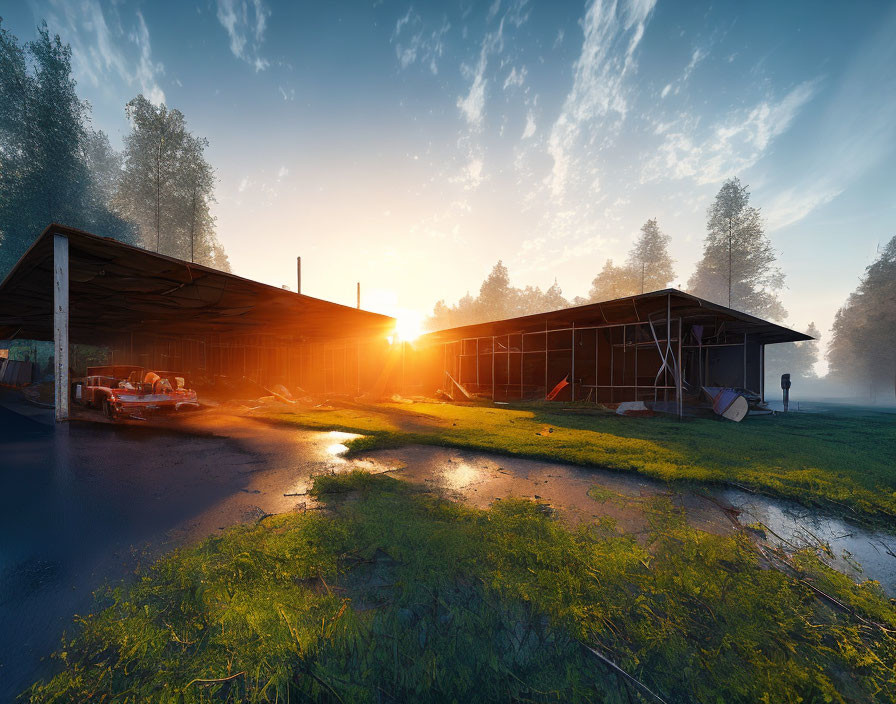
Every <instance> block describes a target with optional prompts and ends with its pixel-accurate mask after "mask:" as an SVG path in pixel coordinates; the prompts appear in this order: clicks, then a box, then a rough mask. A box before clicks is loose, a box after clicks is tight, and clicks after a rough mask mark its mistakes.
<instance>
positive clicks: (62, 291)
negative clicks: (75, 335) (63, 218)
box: [53, 235, 71, 421]
mask: <svg viewBox="0 0 896 704" xmlns="http://www.w3.org/2000/svg"><path fill="white" fill-rule="evenodd" d="M68 273H69V264H68V237H65V236H64V235H53V346H54V348H55V350H54V354H55V361H56V373H55V375H54V376H55V398H56V420H57V421H61V420H68V418H69V400H70V399H69V396H70V386H71V383H70V380H69V369H68V351H69V350H68V325H69V300H68Z"/></svg>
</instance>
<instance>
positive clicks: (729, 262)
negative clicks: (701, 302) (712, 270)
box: [728, 219, 731, 308]
mask: <svg viewBox="0 0 896 704" xmlns="http://www.w3.org/2000/svg"><path fill="white" fill-rule="evenodd" d="M728 307H729V308H730V307H731V220H730V219H729V220H728Z"/></svg>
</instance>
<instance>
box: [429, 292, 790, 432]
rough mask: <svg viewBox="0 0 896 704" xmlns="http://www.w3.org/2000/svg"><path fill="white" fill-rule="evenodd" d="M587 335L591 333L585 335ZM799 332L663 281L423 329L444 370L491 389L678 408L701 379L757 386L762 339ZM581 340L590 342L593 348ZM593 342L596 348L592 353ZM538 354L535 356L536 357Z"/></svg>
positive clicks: (476, 388)
mask: <svg viewBox="0 0 896 704" xmlns="http://www.w3.org/2000/svg"><path fill="white" fill-rule="evenodd" d="M592 338H593V341H592ZM803 339H807V338H806V336H805V335H802V334H801V333H796V332H794V331H792V330H788V329H786V328H783V327H781V326H778V325H776V324H774V323H770V322H767V321H764V320H761V319H758V318H754V317H753V316H749V315H746V314H744V313H741V312H739V311H735V310H732V309H728V308H724V307H723V306H718V305H716V304H713V303H710V302H708V301H704V300H702V299H699V298H697V297H695V296H691V295H689V294H685V293H682V292H681V291H675V290H672V289H666V290H663V291H657V292H653V293H649V294H643V295H641V296H632V297H628V298H625V299H618V300H616V301H608V302H605V303H598V304H591V305H588V306H582V307H578V308H572V309H567V310H565V311H552V312H550V313H544V314H539V315H534V316H524V317H522V318H514V319H509V320H502V321H495V322H492V323H483V324H479V325H471V326H466V327H462V328H454V329H451V330H443V331H439V332H437V333H432V334H430V335H428V336H427V339H426V341H425V344H427V345H429V346H430V347H431V348H435V349H436V350H437V351H436V352H435V354H433V355H432V357H433V358H434V359H437V360H439V361H438V366H439V367H440V370H439V378H440V383H442V385H443V386H444V387H445V388H450V384H444V383H443V382H444V381H446V380H447V379H446V377H448V376H450V377H451V378H452V379H455V380H457V381H458V382H460V383H461V384H462V385H463V386H464V387H465V388H466V389H468V390H469V391H471V392H473V393H476V394H481V395H484V396H488V397H491V398H492V399H496V400H498V399H503V400H512V399H517V400H522V399H538V398H541V399H544V398H547V396H548V393H549V391H550V390H551V389H552V388H553V387H554V386H555V384H557V382H560V381H561V380H563V379H566V380H567V381H568V382H569V387H568V390H567V389H563V391H562V392H561V393H560V394H558V397H557V400H561V401H566V402H577V401H586V402H591V401H593V402H595V403H597V402H603V403H606V402H610V403H615V402H621V401H638V400H640V401H647V400H650V401H654V402H657V403H660V402H664V403H665V404H670V403H671V404H672V405H671V406H668V405H667V406H666V407H667V408H668V410H672V411H674V412H675V413H676V414H678V415H679V416H681V415H683V412H684V403H685V402H686V400H687V399H688V398H689V397H696V396H697V395H699V393H700V390H701V388H702V387H703V386H734V387H740V388H745V389H748V390H750V391H753V392H756V393H757V394H760V395H763V394H764V383H763V379H762V375H763V373H764V356H765V355H764V351H765V345H766V344H770V343H775V342H785V341H799V340H803ZM586 342H587V345H589V346H590V345H592V344H593V350H592V349H591V348H590V347H586ZM592 352H593V355H592ZM539 359H540V362H539V361H536V360H539Z"/></svg>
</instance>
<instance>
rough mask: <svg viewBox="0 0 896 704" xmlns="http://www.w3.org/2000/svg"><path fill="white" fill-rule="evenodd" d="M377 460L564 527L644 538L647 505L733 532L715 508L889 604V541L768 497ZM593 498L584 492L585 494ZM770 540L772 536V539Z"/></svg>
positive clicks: (486, 463) (443, 454) (894, 539)
mask: <svg viewBox="0 0 896 704" xmlns="http://www.w3.org/2000/svg"><path fill="white" fill-rule="evenodd" d="M370 456H371V457H373V458H376V459H377V460H380V459H382V460H385V458H387V457H388V458H397V459H400V460H401V461H402V462H404V464H406V465H407V466H406V468H405V469H403V470H402V471H400V472H397V473H396V474H394V475H393V476H395V477H398V478H404V479H407V480H409V481H414V482H420V483H426V484H428V485H430V486H432V487H433V488H434V489H439V490H443V491H445V492H446V493H448V494H449V495H451V496H452V497H454V498H459V499H461V500H463V501H465V502H466V503H469V504H471V505H473V506H477V507H479V508H487V507H488V506H489V505H491V504H492V503H493V502H494V501H496V500H503V499H505V498H509V497H518V498H528V499H535V500H541V501H545V502H548V503H550V504H551V505H552V506H554V507H556V508H558V509H560V510H561V511H562V513H563V515H564V517H565V519H566V520H569V521H570V522H572V523H577V522H580V521H583V520H584V521H587V520H593V519H595V518H600V517H609V518H612V519H614V520H615V521H616V525H617V528H618V529H619V530H620V531H621V532H625V533H630V534H640V533H644V532H646V531H647V530H649V514H650V502H651V500H654V499H665V500H669V501H671V502H672V503H673V505H675V506H677V507H679V508H681V509H682V510H683V511H684V512H685V515H686V516H687V519H688V522H689V523H690V524H691V525H692V526H693V527H695V528H697V529H700V530H705V531H708V532H711V533H718V534H723V535H724V534H728V533H731V532H733V531H734V530H735V526H734V524H733V523H732V521H731V518H730V517H729V515H728V514H727V513H726V512H725V511H724V510H723V508H722V507H723V506H733V507H734V508H736V509H738V510H739V511H741V514H740V515H739V517H738V522H739V523H740V525H742V526H747V525H751V524H754V523H763V524H765V525H766V526H768V528H770V529H771V531H767V536H768V541H769V542H770V543H772V544H775V545H778V546H780V547H783V548H785V549H788V550H793V549H796V548H803V547H812V548H819V547H822V546H828V547H829V548H830V553H829V554H824V551H822V550H818V554H819V556H820V557H822V558H823V559H824V560H825V561H826V562H827V563H828V564H829V565H830V566H831V567H834V568H835V569H838V570H840V571H841V572H844V573H845V574H848V575H850V576H851V577H853V578H855V579H857V580H863V579H874V580H877V581H878V582H880V583H881V586H882V587H883V589H884V591H885V592H886V593H887V594H888V595H889V596H896V536H894V535H891V534H888V533H884V532H879V531H870V530H867V529H865V528H862V527H860V526H858V525H855V524H852V523H849V522H848V521H845V520H843V519H840V518H834V517H832V516H828V515H825V514H824V513H821V512H819V511H816V510H812V509H809V508H806V507H804V506H800V505H799V504H795V503H793V502H788V501H784V500H780V499H775V498H772V497H767V496H761V495H757V494H751V493H749V492H745V491H740V490H737V489H726V490H719V491H715V492H708V493H706V494H702V493H694V492H691V491H678V490H676V489H674V488H671V487H670V486H669V485H667V484H663V483H661V482H657V481H654V480H651V479H649V478H646V477H643V476H640V475H637V474H625V473H622V472H609V471H605V470H600V469H591V468H582V467H575V466H571V465H563V464H550V463H546V462H543V461H538V460H527V459H519V458H512V457H504V456H501V455H492V454H488V453H478V452H467V451H458V450H448V449H445V448H438V447H429V446H414V447H405V448H400V449H397V450H382V451H378V452H374V453H370ZM595 486H597V487H600V490H598V491H596V492H592V493H593V494H594V497H592V496H590V495H589V493H588V492H589V490H591V489H592V488H593V487H595ZM772 531H773V533H774V534H777V535H774V534H773V533H772Z"/></svg>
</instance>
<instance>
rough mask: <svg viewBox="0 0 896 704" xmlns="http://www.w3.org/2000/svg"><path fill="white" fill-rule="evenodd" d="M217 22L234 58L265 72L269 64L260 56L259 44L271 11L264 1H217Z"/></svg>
mask: <svg viewBox="0 0 896 704" xmlns="http://www.w3.org/2000/svg"><path fill="white" fill-rule="evenodd" d="M217 15H218V22H220V23H221V26H222V27H224V29H225V30H227V35H228V37H230V51H231V52H233V55H234V56H235V57H237V58H238V59H241V60H242V61H245V62H246V63H247V64H249V65H250V66H252V67H253V68H254V69H255V71H256V72H258V71H264V70H265V69H266V68H267V67H268V66H269V65H270V63H269V62H268V60H267V59H265V58H264V57H262V56H261V53H260V52H261V45H262V44H263V43H264V33H265V30H266V29H267V23H268V17H270V16H271V11H270V10H269V9H268V7H267V5H265V3H264V0H218V13H217Z"/></svg>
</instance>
